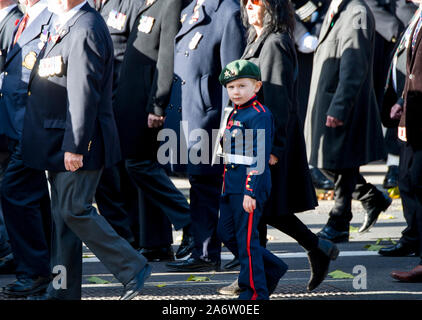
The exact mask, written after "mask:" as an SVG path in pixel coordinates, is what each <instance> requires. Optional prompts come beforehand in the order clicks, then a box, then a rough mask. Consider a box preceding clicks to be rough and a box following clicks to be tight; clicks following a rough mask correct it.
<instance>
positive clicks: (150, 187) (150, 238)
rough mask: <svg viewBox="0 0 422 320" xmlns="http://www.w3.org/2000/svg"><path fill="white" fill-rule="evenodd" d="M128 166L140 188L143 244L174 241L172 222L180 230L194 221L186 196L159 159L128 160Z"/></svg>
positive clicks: (167, 243)
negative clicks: (160, 163) (158, 161)
mask: <svg viewBox="0 0 422 320" xmlns="http://www.w3.org/2000/svg"><path fill="white" fill-rule="evenodd" d="M126 167H127V170H128V173H129V176H130V178H131V179H132V180H133V181H134V183H135V184H136V186H137V187H138V188H139V189H140V197H139V199H140V205H141V206H142V210H140V215H139V225H140V230H141V232H140V235H139V241H140V246H141V247H162V246H166V245H169V244H171V243H172V232H171V231H172V229H171V224H172V225H173V226H174V228H175V229H176V230H179V229H182V228H183V227H186V226H188V225H190V223H191V215H190V210H189V204H188V202H187V200H186V198H185V196H184V195H183V194H182V193H181V192H180V191H179V190H178V189H177V188H176V186H175V185H174V184H173V182H172V181H171V179H170V178H169V177H168V175H167V173H166V172H165V170H164V169H163V168H162V167H161V166H160V165H159V164H158V163H157V162H156V161H153V160H139V159H127V160H126ZM170 223H171V224H170ZM157 231H158V232H157Z"/></svg>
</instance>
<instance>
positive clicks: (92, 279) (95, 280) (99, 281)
mask: <svg viewBox="0 0 422 320" xmlns="http://www.w3.org/2000/svg"><path fill="white" fill-rule="evenodd" d="M87 280H88V282H91V283H95V284H107V283H110V281H107V280H104V279H101V278H99V277H89V278H88V279H87Z"/></svg>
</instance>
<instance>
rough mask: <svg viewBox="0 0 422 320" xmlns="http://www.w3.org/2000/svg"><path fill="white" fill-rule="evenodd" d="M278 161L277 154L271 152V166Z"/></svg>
mask: <svg viewBox="0 0 422 320" xmlns="http://www.w3.org/2000/svg"><path fill="white" fill-rule="evenodd" d="M277 162H278V158H277V157H276V156H275V155H273V154H270V161H268V163H269V164H270V166H273V165H275V164H277Z"/></svg>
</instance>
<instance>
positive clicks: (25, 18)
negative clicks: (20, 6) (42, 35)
mask: <svg viewBox="0 0 422 320" xmlns="http://www.w3.org/2000/svg"><path fill="white" fill-rule="evenodd" d="M28 20H29V16H28V14H27V13H26V14H25V15H24V16H23V18H22V21H21V23H20V24H19V26H18V30H17V31H16V35H15V40H14V41H13V45H15V44H16V42H18V40H19V37H20V36H21V34H22V32H23V30H25V27H26V24H27V23H28Z"/></svg>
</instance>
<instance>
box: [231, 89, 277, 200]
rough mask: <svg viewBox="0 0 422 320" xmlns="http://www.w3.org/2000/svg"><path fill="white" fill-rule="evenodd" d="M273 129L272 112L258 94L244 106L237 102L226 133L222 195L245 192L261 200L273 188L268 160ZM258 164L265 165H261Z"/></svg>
mask: <svg viewBox="0 0 422 320" xmlns="http://www.w3.org/2000/svg"><path fill="white" fill-rule="evenodd" d="M248 129H249V132H248ZM259 129H262V131H261V130H259ZM264 130H265V131H264ZM272 132H273V117H272V114H271V112H270V111H269V110H268V109H267V107H265V106H263V105H262V104H261V103H260V102H259V101H258V100H257V98H256V96H254V97H253V98H252V99H251V100H249V101H248V102H247V103H245V104H243V105H242V106H237V105H235V107H234V109H233V111H232V113H231V114H230V116H229V118H228V121H227V126H226V130H225V133H224V137H223V152H224V158H225V169H224V184H223V196H224V195H226V194H245V195H249V196H251V197H252V198H258V200H260V201H265V200H266V199H267V198H268V196H269V194H270V191H271V173H270V170H269V164H268V161H269V159H270V153H271V146H272V139H273V134H272ZM251 133H253V139H251V138H249V137H252V136H251ZM263 133H265V134H263ZM228 141H229V142H230V144H229V143H228ZM239 144H241V145H240V146H239ZM242 146H243V148H242ZM258 164H261V166H262V165H264V166H263V167H262V168H259V166H258ZM264 169H265V170H264ZM263 170H264V172H262V171H263ZM259 171H260V172H259Z"/></svg>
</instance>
